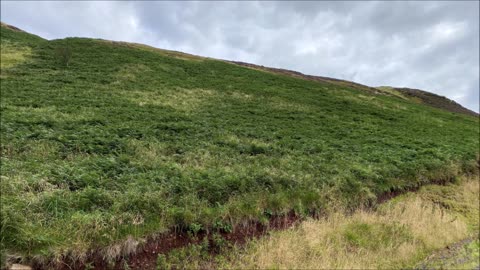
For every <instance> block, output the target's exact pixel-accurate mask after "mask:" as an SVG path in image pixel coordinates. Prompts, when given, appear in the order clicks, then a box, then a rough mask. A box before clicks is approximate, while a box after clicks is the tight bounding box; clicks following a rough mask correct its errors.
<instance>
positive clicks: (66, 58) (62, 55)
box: [55, 47, 72, 67]
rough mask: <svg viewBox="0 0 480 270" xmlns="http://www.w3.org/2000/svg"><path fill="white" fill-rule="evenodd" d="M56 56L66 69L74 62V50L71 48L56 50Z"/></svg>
mask: <svg viewBox="0 0 480 270" xmlns="http://www.w3.org/2000/svg"><path fill="white" fill-rule="evenodd" d="M55 55H56V57H57V59H58V60H59V62H60V64H62V65H63V66H64V67H68V64H69V63H70V61H71V60H72V50H71V49H70V48H69V47H60V48H57V49H56V50H55Z"/></svg>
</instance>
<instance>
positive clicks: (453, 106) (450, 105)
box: [377, 86, 478, 117]
mask: <svg viewBox="0 0 480 270" xmlns="http://www.w3.org/2000/svg"><path fill="white" fill-rule="evenodd" d="M377 89H379V90H383V91H385V92H389V93H392V94H394V95H396V96H398V97H401V98H407V99H410V100H411V101H413V102H418V103H422V104H426V105H429V106H432V107H434V108H438V109H442V110H445V111H449V112H454V113H462V114H466V115H471V116H476V117H478V113H476V112H474V111H471V110H469V109H467V108H464V107H463V106H462V105H460V104H458V103H456V102H455V101H453V100H451V99H448V98H446V97H444V96H439V95H437V94H434V93H430V92H427V91H424V90H420V89H411V88H399V87H389V86H380V87H377Z"/></svg>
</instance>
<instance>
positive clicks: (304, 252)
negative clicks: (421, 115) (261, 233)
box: [228, 179, 479, 269]
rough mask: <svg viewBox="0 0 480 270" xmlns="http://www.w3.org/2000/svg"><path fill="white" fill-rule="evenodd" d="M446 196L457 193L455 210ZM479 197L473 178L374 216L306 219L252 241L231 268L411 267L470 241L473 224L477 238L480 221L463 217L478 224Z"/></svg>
mask: <svg viewBox="0 0 480 270" xmlns="http://www.w3.org/2000/svg"><path fill="white" fill-rule="evenodd" d="M445 194H455V198H456V204H455V205H457V207H449V209H446V208H445V204H444V205H443V206H441V205H442V204H441V203H442V202H443V201H444V200H442V199H440V197H442V196H443V195H445ZM478 195H479V182H478V180H476V179H475V180H474V179H470V180H468V181H464V182H462V184H461V185H449V186H446V187H438V186H428V187H425V188H423V189H422V190H420V191H419V193H418V194H407V195H404V196H402V197H400V198H398V199H395V200H392V201H390V202H388V203H386V204H384V205H381V206H380V207H379V208H378V209H377V210H376V211H367V210H363V211H359V212H356V213H354V214H353V215H345V214H340V213H337V214H333V215H331V216H330V217H329V218H327V219H324V220H307V221H305V222H303V223H302V224H301V225H300V226H298V227H296V228H293V229H290V230H287V231H282V232H276V233H273V234H272V235H271V236H269V237H266V238H263V239H261V240H259V241H257V242H253V243H252V244H251V245H249V246H248V247H247V248H246V250H245V251H244V252H243V254H242V255H241V256H238V257H237V259H235V260H234V262H233V263H232V264H231V265H229V266H228V267H229V268H249V269H252V268H257V269H272V268H274V269H279V268H281V269H284V268H288V269H293V268H295V269H369V268H370V269H371V268H389V269H391V268H402V267H409V266H411V265H413V264H414V263H415V262H416V261H418V260H421V259H422V258H423V257H425V255H427V254H428V253H429V252H431V251H432V250H435V249H439V248H443V247H445V246H446V245H448V244H450V243H453V242H456V241H459V240H462V239H464V238H466V237H468V236H470V235H471V234H472V227H471V225H472V222H473V223H476V224H477V225H476V227H475V226H473V228H474V229H473V231H475V232H476V233H478V220H476V221H475V219H472V218H471V217H470V218H468V215H467V216H465V215H464V213H470V214H471V213H475V214H476V217H477V219H478V213H479V206H478ZM447 197H448V196H447ZM431 198H435V200H432V199H431ZM443 198H444V199H445V196H444V197H443ZM458 205H460V206H458ZM458 209H462V210H460V211H459V210H458ZM469 225H470V227H469ZM237 255H238V254H237Z"/></svg>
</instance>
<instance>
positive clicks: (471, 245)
mask: <svg viewBox="0 0 480 270" xmlns="http://www.w3.org/2000/svg"><path fill="white" fill-rule="evenodd" d="M479 252H480V242H479V238H474V237H472V238H468V239H465V240H462V241H460V242H457V243H455V244H452V245H449V246H447V247H446V248H444V249H442V250H439V251H437V252H435V253H433V254H431V255H430V256H428V257H427V258H426V259H425V260H424V261H422V262H421V263H419V264H418V265H417V266H416V267H415V268H416V269H422V270H423V269H478V270H480V253H479Z"/></svg>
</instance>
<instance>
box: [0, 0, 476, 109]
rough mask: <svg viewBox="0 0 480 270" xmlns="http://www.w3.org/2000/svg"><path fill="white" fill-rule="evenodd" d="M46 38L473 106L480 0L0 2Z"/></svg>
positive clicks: (6, 17)
mask: <svg viewBox="0 0 480 270" xmlns="http://www.w3.org/2000/svg"><path fill="white" fill-rule="evenodd" d="M1 7H2V11H1V15H2V21H5V22H6V23H10V24H13V25H16V26H18V27H20V28H23V29H25V30H26V31H30V32H32V33H36V34H39V35H41V36H44V37H47V38H61V37H66V36H89V37H99V38H106V39H114V40H124V41H133V42H140V43H146V44H149V45H152V46H157V47H161V48H166V49H174V50H180V51H186V52H189V53H194V54H198V55H204V56H210V57H216V58H223V59H231V60H239V61H246V62H253V63H256V64H261V65H267V66H275V67H281V68H288V69H294V70H298V71H301V72H304V73H308V74H314V75H322V76H330V77H336V78H343V79H347V80H354V81H357V82H360V83H364V84H368V85H372V86H376V85H393V86H406V87H412V88H421V89H425V90H428V91H432V92H435V93H438V94H441V95H445V96H447V97H449V98H452V99H454V100H456V101H457V102H460V103H461V104H463V105H464V106H466V107H468V108H470V109H472V110H475V111H477V112H478V110H479V108H478V102H479V101H478V91H479V75H478V72H479V2H477V1H474V2H458V1H457V2H454V1H452V2H448V1H438V2H420V1H417V2H415V1H396V2H390V1H389V2H385V1H384V2H371V1H369V2H359V1H345V2H339V1H332V2H324V1H322V2H311V1H306V2H293V1H292V2H5V1H2V2H1Z"/></svg>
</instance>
